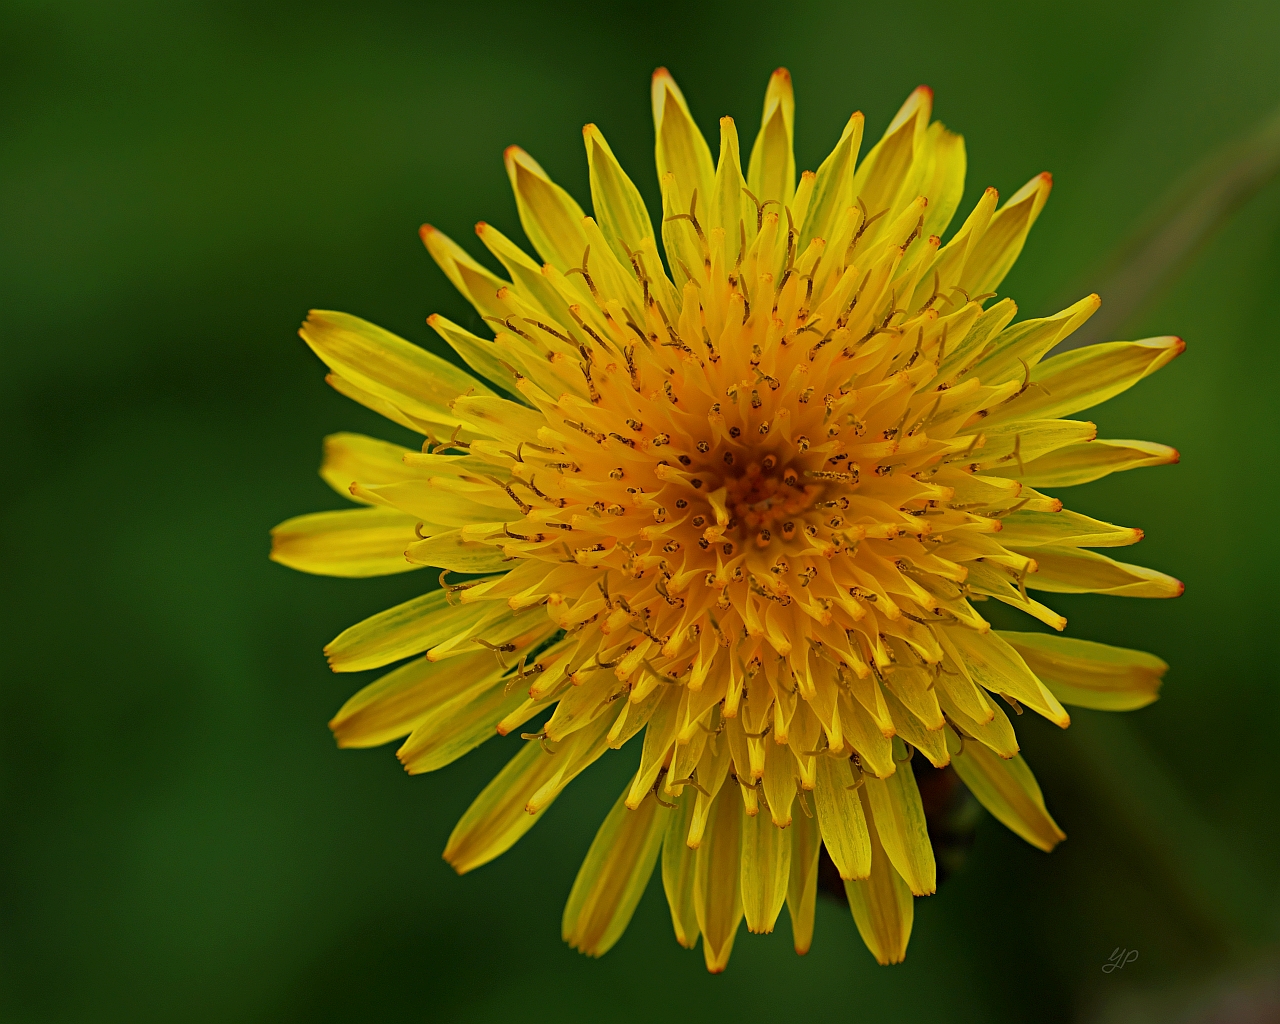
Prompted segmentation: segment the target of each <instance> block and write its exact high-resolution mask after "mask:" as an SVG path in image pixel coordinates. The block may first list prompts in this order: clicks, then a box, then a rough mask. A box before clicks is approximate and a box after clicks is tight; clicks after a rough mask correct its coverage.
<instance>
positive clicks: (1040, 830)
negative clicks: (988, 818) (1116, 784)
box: [947, 729, 1067, 852]
mask: <svg viewBox="0 0 1280 1024" xmlns="http://www.w3.org/2000/svg"><path fill="white" fill-rule="evenodd" d="M947 732H948V736H947V746H948V747H950V748H951V765H952V767H954V768H955V770H956V774H957V775H959V776H960V778H961V779H962V780H963V781H964V784H965V785H966V786H968V787H969V791H970V792H971V793H973V795H974V796H975V797H977V798H978V802H979V803H981V804H982V806H983V807H985V808H986V809H987V810H988V811H990V812H991V813H992V814H993V815H994V816H995V817H996V818H997V819H998V820H999V821H1001V822H1003V823H1004V825H1005V826H1007V827H1008V828H1009V829H1010V830H1011V831H1013V832H1016V833H1017V834H1018V835H1020V836H1021V837H1022V838H1023V839H1025V840H1026V841H1027V842H1029V843H1030V844H1031V845H1032V846H1034V847H1037V848H1038V849H1041V850H1045V851H1046V852H1047V851H1049V850H1052V849H1053V848H1054V847H1055V846H1057V845H1058V843H1059V842H1061V841H1062V840H1063V839H1066V838H1067V836H1066V833H1065V832H1063V831H1062V830H1061V829H1060V828H1058V824H1057V822H1055V821H1054V820H1053V818H1051V817H1050V816H1049V812H1048V811H1047V810H1046V809H1045V806H1044V797H1043V796H1042V795H1041V794H1040V786H1039V785H1038V784H1037V783H1036V778H1035V776H1034V775H1032V774H1031V769H1030V768H1028V767H1027V763H1026V762H1025V761H1024V760H1023V759H1022V757H1021V756H1020V755H1017V754H1015V755H1014V756H1013V757H1011V758H1008V759H1006V758H1002V757H997V756H996V755H995V754H993V753H992V752H991V751H989V750H988V749H987V748H986V747H985V746H983V745H982V744H980V743H973V742H971V741H966V742H964V743H961V741H960V737H959V736H957V735H956V734H955V733H954V732H952V731H951V730H950V729H948V730H947Z"/></svg>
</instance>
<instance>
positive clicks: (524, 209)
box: [502, 146, 587, 297]
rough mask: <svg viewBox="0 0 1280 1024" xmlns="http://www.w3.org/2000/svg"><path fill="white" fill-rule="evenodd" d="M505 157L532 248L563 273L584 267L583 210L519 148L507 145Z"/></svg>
mask: <svg viewBox="0 0 1280 1024" xmlns="http://www.w3.org/2000/svg"><path fill="white" fill-rule="evenodd" d="M502 157H503V160H504V161H505V162H506V165H507V176H508V177H509V178H510V179H511V189H512V191H513V192H515V195H516V210H517V211H518V212H519V214H520V224H521V226H522V227H523V228H524V233H525V234H526V235H528V236H529V241H530V242H532V243H533V247H534V248H535V249H537V250H538V253H539V255H541V256H542V258H543V259H544V260H546V261H547V262H548V263H550V264H551V265H552V266H553V267H555V268H556V269H557V270H558V271H560V272H561V273H564V272H565V271H567V270H569V269H570V268H572V267H580V266H582V254H583V251H584V250H585V249H586V247H587V238H586V235H584V234H583V233H582V218H583V217H584V216H585V214H584V213H583V212H582V207H581V206H579V205H578V204H577V203H576V202H575V201H574V199H573V197H572V196H571V195H569V193H568V192H566V191H565V190H564V189H562V188H561V187H560V186H559V185H557V184H555V182H553V181H552V180H551V179H550V178H549V177H547V173H546V171H544V170H543V169H542V167H541V166H540V165H539V164H538V162H537V161H536V160H534V159H533V157H531V156H530V155H529V154H528V153H526V152H525V151H524V150H523V149H521V148H520V147H519V146H508V147H507V149H506V151H505V152H504V153H503V154H502ZM584 297H585V296H584Z"/></svg>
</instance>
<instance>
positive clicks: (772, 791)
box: [753, 691, 798, 828]
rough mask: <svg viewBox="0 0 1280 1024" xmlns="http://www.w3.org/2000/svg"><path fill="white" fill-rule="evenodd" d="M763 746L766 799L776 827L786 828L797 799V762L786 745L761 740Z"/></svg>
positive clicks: (789, 822)
mask: <svg viewBox="0 0 1280 1024" xmlns="http://www.w3.org/2000/svg"><path fill="white" fill-rule="evenodd" d="M753 692H754V691H753ZM761 746H762V747H763V748H764V750H765V762H764V797H765V800H766V801H767V802H768V804H769V814H770V817H771V820H772V821H773V823H774V825H776V826H777V827H778V828H786V827H787V826H788V825H790V824H791V820H792V816H791V808H792V806H793V805H794V803H795V799H796V773H797V771H798V769H797V768H796V761H795V758H794V757H792V756H791V748H790V747H789V746H787V745H786V744H785V743H774V742H772V741H770V742H765V741H763V740H761Z"/></svg>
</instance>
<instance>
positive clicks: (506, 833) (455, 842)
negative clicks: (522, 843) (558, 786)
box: [444, 741, 563, 875]
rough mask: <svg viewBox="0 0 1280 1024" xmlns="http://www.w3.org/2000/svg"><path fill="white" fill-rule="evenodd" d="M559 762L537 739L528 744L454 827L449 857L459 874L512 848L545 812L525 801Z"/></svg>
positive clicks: (447, 852)
mask: <svg viewBox="0 0 1280 1024" xmlns="http://www.w3.org/2000/svg"><path fill="white" fill-rule="evenodd" d="M561 753H563V751H562V752H561ZM558 767H559V763H558V762H557V761H556V755H554V754H549V753H547V752H546V751H545V750H543V749H542V747H541V746H540V745H539V744H538V743H537V741H534V742H529V743H525V744H524V746H523V747H522V748H521V750H520V752H519V753H518V754H516V756H515V757H513V758H512V759H511V760H510V761H508V762H507V765H506V767H505V768H503V769H502V771H500V772H499V773H498V774H497V775H495V776H494V777H493V780H492V781H491V782H490V783H489V785H487V786H485V787H484V789H483V791H481V793H480V795H479V796H478V797H476V798H475V800H474V801H473V802H472V804H471V806H470V807H468V808H467V812H466V813H465V814H464V815H463V816H462V818H461V819H460V820H459V821H458V824H457V825H455V826H454V829H453V832H452V833H451V834H450V836H449V841H448V843H446V844H445V848H444V859H445V860H446V861H448V862H449V864H450V865H452V867H453V869H454V870H455V871H456V872H458V874H460V875H465V874H466V873H467V872H468V871H471V870H473V869H474V868H478V867H480V866H481V865H482V864H487V863H489V861H491V860H493V859H494V858H495V857H498V856H501V855H502V854H504V853H506V852H507V850H509V849H510V848H511V847H512V846H513V845H514V844H515V842H516V841H517V840H518V839H519V838H520V837H521V836H522V835H524V834H525V833H526V832H528V831H529V829H531V828H533V826H534V824H535V823H536V822H537V820H538V819H539V818H540V817H541V816H542V811H539V812H538V813H537V814H529V813H527V812H526V811H525V809H524V808H525V804H526V803H528V801H529V798H530V797H532V796H533V794H534V793H535V792H536V791H537V790H538V789H540V788H541V787H542V785H543V784H544V783H545V782H546V781H547V780H548V779H550V778H551V777H552V776H553V775H554V774H555V773H556V769H557V768H558ZM545 809H546V808H545V807H544V808H543V810H545Z"/></svg>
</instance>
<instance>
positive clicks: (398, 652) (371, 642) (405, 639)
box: [324, 590, 485, 672]
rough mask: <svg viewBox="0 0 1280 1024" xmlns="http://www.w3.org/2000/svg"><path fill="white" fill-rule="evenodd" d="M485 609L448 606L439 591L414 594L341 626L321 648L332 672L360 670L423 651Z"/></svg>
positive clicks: (448, 635)
mask: <svg viewBox="0 0 1280 1024" xmlns="http://www.w3.org/2000/svg"><path fill="white" fill-rule="evenodd" d="M484 612H485V609H484V607H483V606H479V605H464V606H457V607H450V605H449V603H448V601H447V600H446V594H445V591H443V590H433V591H431V592H430V593H428V594H423V595H422V596H421V597H415V598H413V599H412V600H410V601H405V602H404V603H403V604H398V605H396V606H395V607H394V608H388V609H387V610H386V611H384V612H379V613H378V614H377V615H371V616H369V618H367V619H365V620H364V621H363V622H358V623H356V624H355V625H354V626H351V627H349V628H347V629H344V630H343V631H342V632H341V633H339V634H338V636H337V637H335V638H334V639H333V640H332V641H331V642H330V643H329V644H328V645H327V646H326V647H325V649H324V653H325V656H326V657H327V658H328V659H329V667H330V668H331V669H333V671H335V672H362V671H364V670H365V669H367V668H381V667H382V666H383V665H389V664H390V663H391V662H393V661H399V660H400V659H401V658H407V657H409V656H410V655H414V654H421V653H422V652H423V651H425V650H427V649H428V648H430V647H434V646H435V645H436V644H438V643H441V642H442V641H444V640H446V639H448V638H449V637H452V636H454V635H456V634H457V633H459V632H460V631H463V630H466V629H468V628H469V627H470V626H472V625H474V624H475V623H476V622H478V621H479V620H480V618H481V616H482V615H483V614H484Z"/></svg>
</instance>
